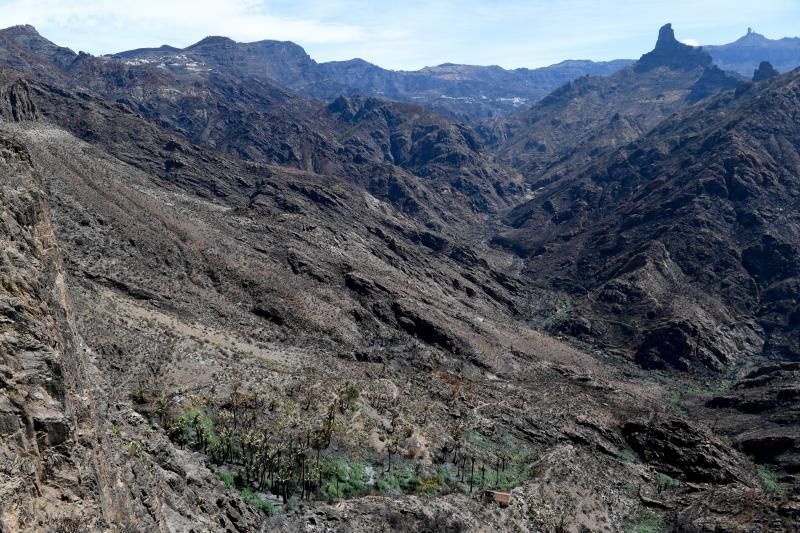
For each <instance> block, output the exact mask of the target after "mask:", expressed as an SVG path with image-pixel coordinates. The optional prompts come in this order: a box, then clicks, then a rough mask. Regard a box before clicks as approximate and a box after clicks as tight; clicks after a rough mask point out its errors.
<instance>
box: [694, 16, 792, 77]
mask: <svg viewBox="0 0 800 533" xmlns="http://www.w3.org/2000/svg"><path fill="white" fill-rule="evenodd" d="M703 49H704V50H705V51H707V52H708V53H709V54H711V57H712V58H714V63H716V64H717V65H718V66H719V67H720V68H721V69H722V70H730V71H733V72H736V73H738V74H741V75H742V76H745V77H747V78H750V77H751V76H752V75H753V71H754V70H755V69H756V68H758V65H759V64H760V63H761V62H762V61H769V62H770V63H772V66H773V67H775V68H776V69H777V70H778V71H779V72H789V71H790V70H794V69H795V68H797V67H798V66H800V37H784V38H783V39H768V38H767V37H764V36H763V35H761V34H760V33H756V32H754V31H753V30H752V28H748V29H747V34H746V35H745V36H743V37H741V38H739V39H737V40H736V41H734V42H732V43H729V44H723V45H719V46H713V45H709V46H703Z"/></svg>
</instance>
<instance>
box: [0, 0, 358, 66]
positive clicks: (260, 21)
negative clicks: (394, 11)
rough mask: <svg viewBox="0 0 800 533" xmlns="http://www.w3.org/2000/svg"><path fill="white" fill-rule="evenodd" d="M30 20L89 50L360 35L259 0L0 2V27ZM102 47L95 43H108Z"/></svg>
mask: <svg viewBox="0 0 800 533" xmlns="http://www.w3.org/2000/svg"><path fill="white" fill-rule="evenodd" d="M23 23H27V24H32V25H34V26H36V27H37V28H38V29H39V31H40V32H41V33H43V34H44V35H45V36H48V37H49V36H50V35H53V34H57V35H58V36H61V35H64V34H66V35H67V41H69V42H65V41H64V39H63V38H62V40H61V42H60V43H59V44H61V43H63V44H67V45H71V46H73V47H75V48H78V49H87V48H86V47H94V48H95V49H90V50H89V51H92V52H94V53H100V52H110V51H118V50H120V49H121V48H124V47H125V46H126V45H127V43H128V42H131V43H132V44H133V41H134V40H135V44H133V45H134V46H145V45H148V44H151V45H152V44H156V43H155V42H147V41H148V40H152V39H158V40H159V42H158V44H162V43H163V42H170V43H171V44H176V45H187V44H190V43H191V42H193V41H196V40H199V39H200V38H202V37H205V36H207V35H226V36H229V37H231V38H233V39H236V40H241V41H254V40H259V39H265V38H270V39H278V40H293V41H302V42H306V43H319V44H325V43H347V42H354V41H360V40H363V39H364V38H365V35H366V32H365V31H364V30H363V29H362V28H360V27H357V26H353V25H349V24H343V23H338V22H323V21H320V20H317V19H315V18H313V17H302V16H299V17H282V16H276V15H273V14H271V13H270V12H269V11H268V10H267V8H266V6H265V4H264V3H263V2H262V1H259V0H87V1H81V2H74V1H71V0H34V1H32V0H10V1H6V2H0V27H6V26H11V25H14V24H23ZM108 46H111V48H107V49H104V50H97V49H96V48H102V47H108Z"/></svg>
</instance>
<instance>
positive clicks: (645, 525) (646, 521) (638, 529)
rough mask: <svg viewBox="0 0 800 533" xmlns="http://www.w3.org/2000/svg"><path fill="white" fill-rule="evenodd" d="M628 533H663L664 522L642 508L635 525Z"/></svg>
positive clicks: (648, 510)
mask: <svg viewBox="0 0 800 533" xmlns="http://www.w3.org/2000/svg"><path fill="white" fill-rule="evenodd" d="M628 531H629V532H631V533H661V532H662V531H664V522H663V521H662V520H661V517H660V516H658V515H657V514H656V513H654V512H653V511H651V510H650V509H646V508H644V507H642V508H641V509H639V516H638V517H637V521H636V524H634V525H633V526H632V527H631V528H630V529H629V530H628Z"/></svg>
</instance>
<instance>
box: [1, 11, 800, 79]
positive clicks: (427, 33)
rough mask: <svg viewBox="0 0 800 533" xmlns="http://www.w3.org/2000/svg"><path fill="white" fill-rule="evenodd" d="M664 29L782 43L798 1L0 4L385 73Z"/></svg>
mask: <svg viewBox="0 0 800 533" xmlns="http://www.w3.org/2000/svg"><path fill="white" fill-rule="evenodd" d="M665 22H672V24H673V27H674V28H675V30H676V34H677V36H678V38H679V39H680V40H683V41H684V42H689V43H691V44H722V43H726V42H730V41H733V40H735V39H736V38H738V37H740V36H741V35H743V34H744V33H745V32H746V30H747V27H748V26H752V27H753V28H754V30H755V31H758V32H759V33H763V34H765V35H766V36H768V37H771V38H778V37H785V36H792V37H793V36H795V35H797V33H798V31H799V28H800V24H798V23H800V1H798V0H758V1H752V0H750V1H741V0H735V1H731V0H727V1H724V0H671V1H666V0H658V1H656V0H606V1H589V0H549V1H541V0H533V1H530V0H529V1H517V0H509V1H490V0H483V1H479V0H462V1H452V0H444V1H439V2H435V1H420V0H407V1H404V2H386V1H384V2H378V1H372V2H370V1H361V0H327V1H322V0H275V1H268V0H85V1H74V0H0V26H1V27H6V26H11V25H14V24H23V23H28V24H33V25H34V26H36V27H37V29H38V30H39V32H40V33H41V34H42V35H44V36H45V37H47V38H49V39H50V40H52V41H54V42H56V43H58V44H62V45H65V46H69V47H70V48H72V49H74V50H76V51H78V50H83V51H87V52H90V53H93V54H104V53H111V52H116V51H121V50H127V49H130V48H137V47H142V46H159V45H161V44H172V45H175V46H181V47H182V46H186V45H189V44H191V43H193V42H196V41H198V40H200V39H201V38H203V37H205V36H207V35H227V36H229V37H232V38H233V39H236V40H238V41H255V40H260V39H280V40H291V41H294V42H296V43H298V44H300V45H302V46H303V47H304V48H305V49H306V50H307V51H308V52H309V54H311V56H312V57H314V58H315V59H317V60H318V61H330V60H339V59H350V58H353V57H361V58H363V59H366V60H368V61H371V62H373V63H376V64H378V65H381V66H383V67H387V68H394V69H417V68H421V67H424V66H427V65H436V64H440V63H444V62H448V61H449V62H455V63H471V64H481V65H490V64H497V65H501V66H504V67H537V66H544V65H549V64H552V63H557V62H559V61H562V60H564V59H594V60H607V59H614V58H636V57H638V56H640V55H641V54H642V53H644V52H647V51H648V50H650V49H651V48H652V46H653V44H654V42H655V38H656V33H657V30H658V28H659V26H661V24H663V23H665Z"/></svg>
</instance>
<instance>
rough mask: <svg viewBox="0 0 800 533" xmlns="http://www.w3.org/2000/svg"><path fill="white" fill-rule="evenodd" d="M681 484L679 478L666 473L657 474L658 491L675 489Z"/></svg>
mask: <svg viewBox="0 0 800 533" xmlns="http://www.w3.org/2000/svg"><path fill="white" fill-rule="evenodd" d="M680 486H681V482H680V480H677V479H675V478H672V477H670V476H668V475H667V474H661V473H659V474H658V482H657V487H658V492H663V491H665V490H670V489H676V488H678V487H680Z"/></svg>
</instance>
